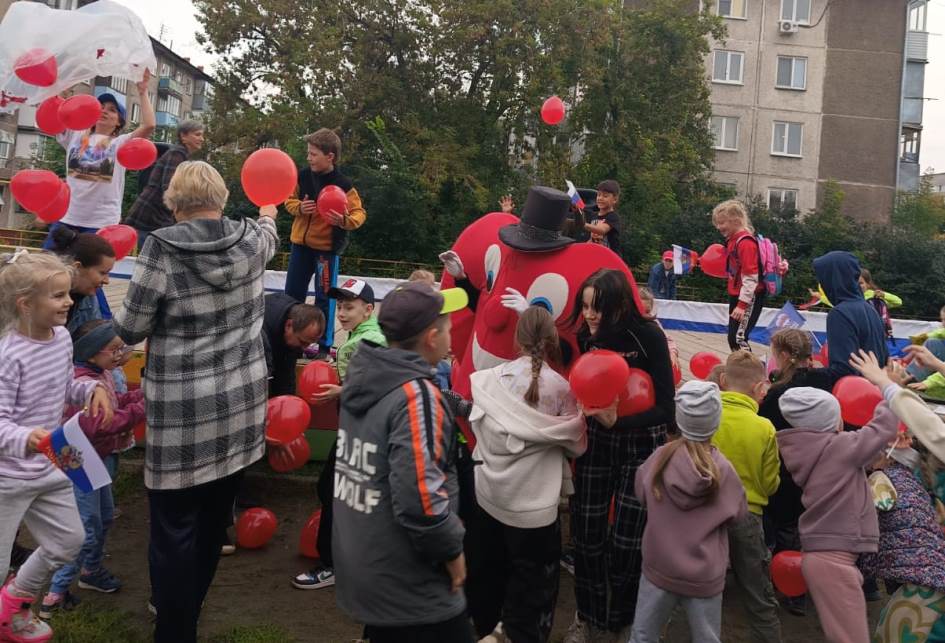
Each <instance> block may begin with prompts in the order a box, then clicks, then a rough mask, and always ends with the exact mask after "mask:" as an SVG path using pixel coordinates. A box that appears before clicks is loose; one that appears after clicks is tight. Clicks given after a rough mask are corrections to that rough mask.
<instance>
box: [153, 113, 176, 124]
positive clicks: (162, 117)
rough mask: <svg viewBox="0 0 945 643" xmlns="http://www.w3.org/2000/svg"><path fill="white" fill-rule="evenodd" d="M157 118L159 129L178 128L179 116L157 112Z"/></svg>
mask: <svg viewBox="0 0 945 643" xmlns="http://www.w3.org/2000/svg"><path fill="white" fill-rule="evenodd" d="M155 116H156V117H157V126H158V127H177V116H175V115H174V114H171V113H170V112H157V113H156V114H155Z"/></svg>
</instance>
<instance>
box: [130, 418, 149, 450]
mask: <svg viewBox="0 0 945 643" xmlns="http://www.w3.org/2000/svg"><path fill="white" fill-rule="evenodd" d="M147 430H148V427H147V424H146V423H145V421H144V420H141V421H140V422H138V423H137V424H135V428H133V429H132V432H133V434H134V436H135V442H137V443H138V444H144V438H145V435H146V434H147Z"/></svg>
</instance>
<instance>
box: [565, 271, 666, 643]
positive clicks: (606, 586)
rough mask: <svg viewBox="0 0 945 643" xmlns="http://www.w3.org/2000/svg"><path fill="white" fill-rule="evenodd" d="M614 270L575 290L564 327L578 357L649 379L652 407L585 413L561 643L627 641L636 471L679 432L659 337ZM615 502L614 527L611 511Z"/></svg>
mask: <svg viewBox="0 0 945 643" xmlns="http://www.w3.org/2000/svg"><path fill="white" fill-rule="evenodd" d="M632 288H633V287H632V286H631V285H630V282H629V281H628V280H627V277H626V275H624V273H623V272H621V271H619V270H599V271H597V272H596V273H594V274H593V275H591V276H590V277H588V279H587V280H586V281H585V282H584V284H582V285H581V288H580V289H579V290H578V291H577V295H576V300H575V303H574V313H573V314H572V319H571V323H572V324H577V323H578V322H580V329H579V330H578V337H577V339H578V345H579V347H580V350H581V352H582V353H586V352H588V351H592V350H599V349H606V350H611V351H614V352H616V353H619V354H620V355H622V356H623V358H624V359H625V360H626V361H627V364H629V365H630V367H631V368H639V369H642V370H643V371H645V372H646V373H648V374H649V375H650V377H651V378H652V380H653V389H654V392H655V394H656V405H655V406H654V407H653V408H652V409H650V410H648V411H644V412H643V413H638V414H636V415H627V416H622V417H617V414H616V408H615V407H612V408H610V409H603V410H601V411H595V412H593V413H590V412H587V411H586V412H585V413H586V414H587V415H588V416H589V417H588V422H587V451H586V452H585V453H584V455H583V456H581V457H580V458H578V459H577V460H576V462H575V464H576V466H575V477H574V487H575V494H574V496H572V499H571V535H572V538H573V540H574V563H575V564H574V575H575V595H576V598H577V608H578V609H577V618H576V619H575V621H574V623H573V624H572V626H571V628H570V630H569V631H568V635H567V637H566V638H565V641H566V642H568V643H584V642H592V641H599V640H610V639H611V637H612V636H613V633H617V632H619V633H621V637H620V638H619V640H621V641H626V640H628V639H629V638H630V625H631V624H632V623H633V616H634V609H635V607H636V604H637V589H638V586H639V584H640V574H641V566H642V557H641V552H640V549H641V546H642V539H643V527H644V526H645V524H646V509H645V508H644V507H643V506H642V505H641V504H640V502H639V501H638V500H637V499H636V496H635V495H634V489H633V485H634V478H635V476H636V471H637V468H639V466H640V465H642V464H643V462H644V461H645V460H646V459H647V458H648V457H649V456H650V454H652V453H653V452H654V451H655V450H656V449H657V448H659V447H660V446H662V445H663V444H664V443H665V442H666V435H667V433H674V432H675V431H676V421H675V417H676V406H675V402H674V400H673V396H674V394H675V386H674V385H673V371H672V363H671V361H670V355H669V348H668V345H667V343H666V336H665V335H664V334H663V331H662V330H661V329H660V327H659V325H658V324H657V323H656V322H655V321H653V320H652V319H651V318H649V317H647V316H646V315H645V314H644V313H643V311H641V310H640V309H639V308H638V307H637V304H636V301H637V299H636V298H635V297H634V293H633V290H632ZM612 500H613V503H614V524H613V528H612V529H611V528H610V525H609V523H608V513H609V509H610V505H611V501H612Z"/></svg>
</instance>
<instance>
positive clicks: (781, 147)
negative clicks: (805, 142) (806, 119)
mask: <svg viewBox="0 0 945 643" xmlns="http://www.w3.org/2000/svg"><path fill="white" fill-rule="evenodd" d="M803 137H804V124H803V123H786V122H783V121H775V122H774V136H773V137H772V140H771V153H772V154H774V155H776V156H800V155H801V139H802V138H803Z"/></svg>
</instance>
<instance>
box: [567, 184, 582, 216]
mask: <svg viewBox="0 0 945 643" xmlns="http://www.w3.org/2000/svg"><path fill="white" fill-rule="evenodd" d="M565 183H567V184H568V196H569V197H571V203H572V204H574V207H576V208H577V209H578V210H583V209H584V199H582V198H581V193H580V192H578V191H577V188H576V187H574V184H573V183H571V181H568V180H565Z"/></svg>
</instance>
